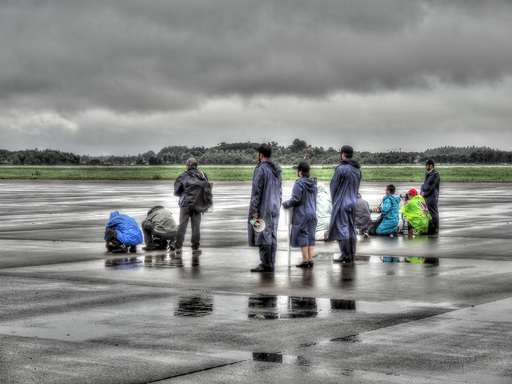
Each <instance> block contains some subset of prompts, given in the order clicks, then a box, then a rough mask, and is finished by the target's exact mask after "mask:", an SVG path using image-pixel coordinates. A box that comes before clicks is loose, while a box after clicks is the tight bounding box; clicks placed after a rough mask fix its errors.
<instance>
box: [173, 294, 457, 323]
mask: <svg viewBox="0 0 512 384" xmlns="http://www.w3.org/2000/svg"><path fill="white" fill-rule="evenodd" d="M429 308H430V309H431V308H443V309H447V310H448V309H454V307H453V306H452V305H450V304H448V303H435V304H430V303H423V302H412V301H402V300H400V301H384V302H383V301H379V302H369V301H355V300H339V299H327V298H314V297H299V296H274V295H253V296H245V295H227V294H226V295H223V294H216V295H205V294H198V295H190V296H180V297H178V298H177V301H176V303H175V304H174V311H173V315H174V316H176V317H204V316H215V317H219V318H225V319H229V320H253V321H257V320H284V321H285V320H290V319H299V318H322V317H332V316H343V315H344V314H348V313H349V312H352V313H367V314H395V313H402V314H403V313H412V312H417V311H418V310H425V309H429Z"/></svg>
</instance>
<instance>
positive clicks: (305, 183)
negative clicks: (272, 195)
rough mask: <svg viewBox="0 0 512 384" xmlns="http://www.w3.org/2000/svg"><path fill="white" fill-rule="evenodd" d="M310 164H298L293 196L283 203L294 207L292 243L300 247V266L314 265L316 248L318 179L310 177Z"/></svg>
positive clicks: (288, 207)
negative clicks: (297, 177)
mask: <svg viewBox="0 0 512 384" xmlns="http://www.w3.org/2000/svg"><path fill="white" fill-rule="evenodd" d="M309 171H310V166H309V164H308V163H306V162H301V163H299V165H298V166H297V176H299V179H297V180H296V181H295V184H294V185H293V189H292V197H291V199H289V200H286V201H285V202H284V203H283V207H284V208H285V209H290V208H293V218H292V233H291V236H290V245H291V246H292V247H295V248H297V247H300V249H301V252H302V263H300V264H298V265H297V267H299V268H310V267H312V266H313V252H314V248H315V232H316V226H317V219H316V198H317V185H316V179H315V178H311V177H309Z"/></svg>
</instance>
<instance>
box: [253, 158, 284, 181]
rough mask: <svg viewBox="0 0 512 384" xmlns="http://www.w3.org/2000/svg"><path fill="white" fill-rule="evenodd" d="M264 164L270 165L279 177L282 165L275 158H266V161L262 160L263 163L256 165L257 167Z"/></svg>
mask: <svg viewBox="0 0 512 384" xmlns="http://www.w3.org/2000/svg"><path fill="white" fill-rule="evenodd" d="M262 164H266V165H268V167H269V168H270V170H271V171H272V173H273V174H274V176H275V177H279V175H281V166H279V164H277V163H276V162H274V160H272V159H265V161H262V162H261V163H259V164H258V165H257V166H256V168H258V167H259V166H261V165H262Z"/></svg>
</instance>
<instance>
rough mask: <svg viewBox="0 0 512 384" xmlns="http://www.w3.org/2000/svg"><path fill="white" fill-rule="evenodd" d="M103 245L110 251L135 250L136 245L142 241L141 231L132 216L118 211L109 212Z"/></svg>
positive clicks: (124, 251)
mask: <svg viewBox="0 0 512 384" xmlns="http://www.w3.org/2000/svg"><path fill="white" fill-rule="evenodd" d="M104 238H105V246H106V248H107V251H109V252H112V253H126V252H128V247H130V252H137V245H138V244H140V243H142V232H141V230H140V228H139V226H138V225H137V222H136V221H135V219H134V218H133V217H130V216H127V215H123V214H121V213H119V212H118V211H115V212H111V213H110V218H109V220H108V223H107V226H106V228H105V237H104Z"/></svg>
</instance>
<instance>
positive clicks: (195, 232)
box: [171, 158, 208, 255]
mask: <svg viewBox="0 0 512 384" xmlns="http://www.w3.org/2000/svg"><path fill="white" fill-rule="evenodd" d="M186 167H187V170H186V171H185V172H183V173H182V174H181V175H179V176H178V178H177V179H176V181H175V182H174V196H179V197H180V199H179V202H178V205H179V206H180V224H179V226H178V232H177V234H176V240H175V241H174V245H173V246H171V247H172V248H174V249H175V252H176V254H181V248H182V247H183V241H184V240H185V234H186V232H187V227H188V222H189V220H190V223H191V227H192V238H191V243H192V254H193V255H198V254H200V253H201V251H200V250H199V243H200V240H201V232H200V226H201V215H202V212H197V211H195V210H193V209H191V208H190V207H189V206H188V203H187V199H186V193H185V186H186V183H187V179H188V178H190V175H191V174H193V173H199V174H202V175H203V176H204V177H205V178H206V179H207V180H208V176H206V173H204V172H200V171H199V170H198V169H197V160H196V159H194V158H190V159H188V160H187V163H186ZM172 248H171V250H172Z"/></svg>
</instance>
